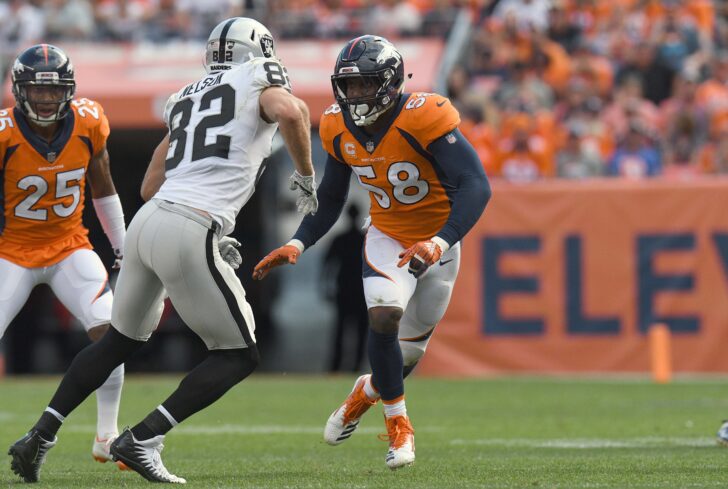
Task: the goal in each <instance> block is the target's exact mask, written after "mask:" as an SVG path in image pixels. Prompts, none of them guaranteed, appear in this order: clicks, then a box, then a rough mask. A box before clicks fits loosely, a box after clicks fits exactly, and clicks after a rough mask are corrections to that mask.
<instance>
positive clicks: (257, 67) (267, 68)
mask: <svg viewBox="0 0 728 489" xmlns="http://www.w3.org/2000/svg"><path fill="white" fill-rule="evenodd" d="M246 65H248V66H250V69H251V70H252V71H253V86H255V87H259V88H268V87H283V88H285V89H286V90H288V91H289V92H290V91H291V80H290V79H289V78H288V70H287V69H286V67H285V66H283V63H281V61H280V60H278V59H273V58H254V59H252V60H250V61H248V62H247V63H246ZM243 66H245V65H243Z"/></svg>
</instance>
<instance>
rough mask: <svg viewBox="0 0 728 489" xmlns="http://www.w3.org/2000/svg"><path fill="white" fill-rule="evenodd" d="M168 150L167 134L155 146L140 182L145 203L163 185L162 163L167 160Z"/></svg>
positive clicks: (163, 171) (163, 168) (163, 170)
mask: <svg viewBox="0 0 728 489" xmlns="http://www.w3.org/2000/svg"><path fill="white" fill-rule="evenodd" d="M168 150H169V134H167V135H166V136H164V139H162V141H161V142H160V143H159V144H158V145H157V148H156V149H155V150H154V153H153V154H152V159H151V161H150V162H149V166H148V167H147V172H146V173H145V174H144V180H143V181H142V189H141V194H142V199H144V200H145V201H147V200H149V199H151V198H152V197H154V195H155V194H156V193H157V192H158V191H159V189H160V188H161V187H162V184H163V183H164V180H165V179H166V177H165V176H164V173H165V167H164V161H165V159H166V158H167V151H168Z"/></svg>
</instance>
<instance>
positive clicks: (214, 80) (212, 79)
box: [180, 73, 223, 97]
mask: <svg viewBox="0 0 728 489" xmlns="http://www.w3.org/2000/svg"><path fill="white" fill-rule="evenodd" d="M222 75H223V73H213V74H212V75H210V76H208V77H205V78H203V79H202V80H199V81H197V82H195V83H192V84H190V85H187V86H186V87H185V88H183V89H182V93H181V94H180V96H181V97H186V96H187V95H190V94H192V93H197V92H199V91H201V90H204V89H206V88H207V87H214V86H215V85H219V84H220V81H221V80H222Z"/></svg>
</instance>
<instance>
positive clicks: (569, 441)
mask: <svg viewBox="0 0 728 489" xmlns="http://www.w3.org/2000/svg"><path fill="white" fill-rule="evenodd" d="M450 444H451V445H479V446H490V447H514V448H567V449H573V448H581V449H594V448H664V447H712V446H715V438H712V437H707V436H701V437H676V436H666V437H662V436H648V437H639V438H552V439H537V438H477V439H464V438H457V439H455V440H451V441H450Z"/></svg>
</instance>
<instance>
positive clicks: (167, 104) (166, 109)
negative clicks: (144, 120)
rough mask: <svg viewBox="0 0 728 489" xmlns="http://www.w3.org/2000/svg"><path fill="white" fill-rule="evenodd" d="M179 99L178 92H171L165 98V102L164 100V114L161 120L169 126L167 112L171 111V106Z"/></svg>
mask: <svg viewBox="0 0 728 489" xmlns="http://www.w3.org/2000/svg"><path fill="white" fill-rule="evenodd" d="M179 99H180V96H179V92H177V93H173V94H172V95H170V96H169V98H168V99H167V102H165V104H164V112H163V114H164V115H163V116H162V120H163V121H164V123H165V124H167V125H168V126H169V122H170V121H169V113H170V112H171V111H172V107H174V104H176V103H177V101H178V100H179Z"/></svg>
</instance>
